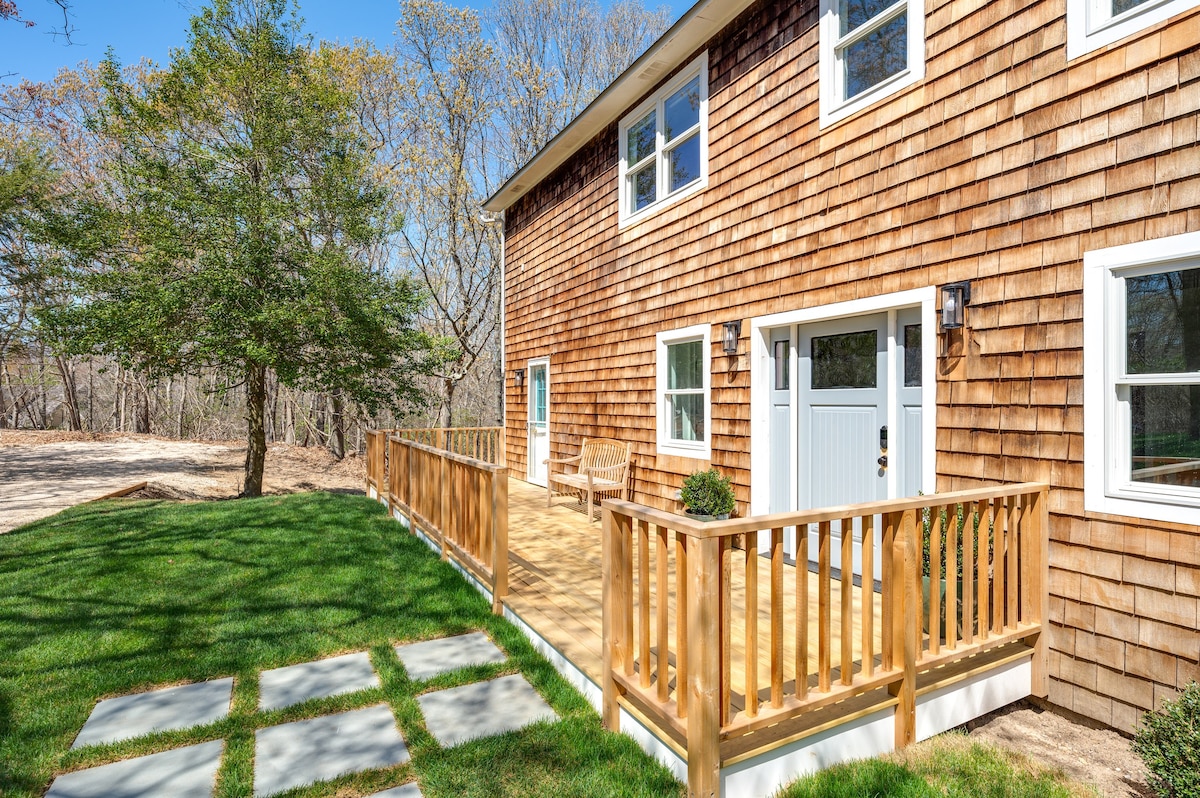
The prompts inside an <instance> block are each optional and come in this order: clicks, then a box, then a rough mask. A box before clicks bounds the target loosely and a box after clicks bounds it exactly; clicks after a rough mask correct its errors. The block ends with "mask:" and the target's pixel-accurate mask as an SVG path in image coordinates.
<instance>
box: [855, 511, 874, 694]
mask: <svg viewBox="0 0 1200 798" xmlns="http://www.w3.org/2000/svg"><path fill="white" fill-rule="evenodd" d="M859 517H860V518H861V519H862V589H861V590H860V591H859V595H860V596H862V608H861V609H862V621H861V623H862V674H863V675H864V676H866V677H871V676H874V675H875V516H874V515H864V516H859Z"/></svg>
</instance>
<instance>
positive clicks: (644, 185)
mask: <svg viewBox="0 0 1200 798" xmlns="http://www.w3.org/2000/svg"><path fill="white" fill-rule="evenodd" d="M629 188H630V192H629V195H630V212H635V211H640V210H641V209H642V208H645V207H646V206H647V205H649V204H650V203H652V202H654V200H655V197H656V196H657V195H658V169H657V168H656V167H655V164H653V163H651V164H647V165H646V166H643V167H642V168H641V169H639V170H638V171H636V172H634V173H633V174H632V175H630V177H629Z"/></svg>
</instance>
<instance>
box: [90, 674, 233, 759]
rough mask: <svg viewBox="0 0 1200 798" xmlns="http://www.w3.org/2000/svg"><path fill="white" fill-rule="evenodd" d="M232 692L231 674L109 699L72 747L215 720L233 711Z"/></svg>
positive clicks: (99, 705) (96, 710) (97, 709)
mask: <svg viewBox="0 0 1200 798" xmlns="http://www.w3.org/2000/svg"><path fill="white" fill-rule="evenodd" d="M232 694H233V678H232V677H230V678H225V679H216V680H214V681H211V682H198V683H196V684H185V685H182V686H181V687H168V688H166V689H163V690H152V691H150V692H148V693H135V694H133V695H124V696H121V697H119V698H108V699H105V700H104V701H101V702H100V703H98V704H96V708H95V709H93V710H92V714H91V715H89V716H88V719H87V722H86V723H84V724H83V729H82V730H81V731H80V732H79V736H78V737H76V738H75V742H74V743H72V745H71V747H72V748H82V747H83V746H85V745H98V744H100V743H111V742H116V741H117V740H127V739H129V738H131V737H141V736H142V735H143V734H150V733H151V732H159V731H169V730H172V729H188V728H191V727H192V726H201V725H204V724H206V723H213V722H214V721H218V720H220V719H221V718H223V717H225V716H226V715H228V714H229V699H230V696H232Z"/></svg>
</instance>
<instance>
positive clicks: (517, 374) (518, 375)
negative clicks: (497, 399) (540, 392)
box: [513, 369, 525, 388]
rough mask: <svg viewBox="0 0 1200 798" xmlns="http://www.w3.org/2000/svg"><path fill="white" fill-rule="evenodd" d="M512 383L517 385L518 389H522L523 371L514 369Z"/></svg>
mask: <svg viewBox="0 0 1200 798" xmlns="http://www.w3.org/2000/svg"><path fill="white" fill-rule="evenodd" d="M513 382H515V383H516V384H517V387H518V388H522V387H524V385H525V369H515V370H514V371H513Z"/></svg>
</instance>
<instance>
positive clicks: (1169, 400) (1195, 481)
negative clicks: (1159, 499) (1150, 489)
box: [1129, 385, 1200, 487]
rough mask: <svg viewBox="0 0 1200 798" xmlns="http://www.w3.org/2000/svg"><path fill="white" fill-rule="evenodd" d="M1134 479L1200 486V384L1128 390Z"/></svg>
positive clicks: (1161, 483) (1138, 386) (1142, 386)
mask: <svg viewBox="0 0 1200 798" xmlns="http://www.w3.org/2000/svg"><path fill="white" fill-rule="evenodd" d="M1129 405H1130V416H1131V420H1132V424H1133V429H1132V430H1131V432H1132V443H1133V447H1132V451H1133V462H1132V463H1131V470H1132V479H1133V481H1134V482H1150V483H1155V484H1159V485H1187V486H1192V487H1200V385H1135V386H1133V387H1131V388H1130V389H1129Z"/></svg>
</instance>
